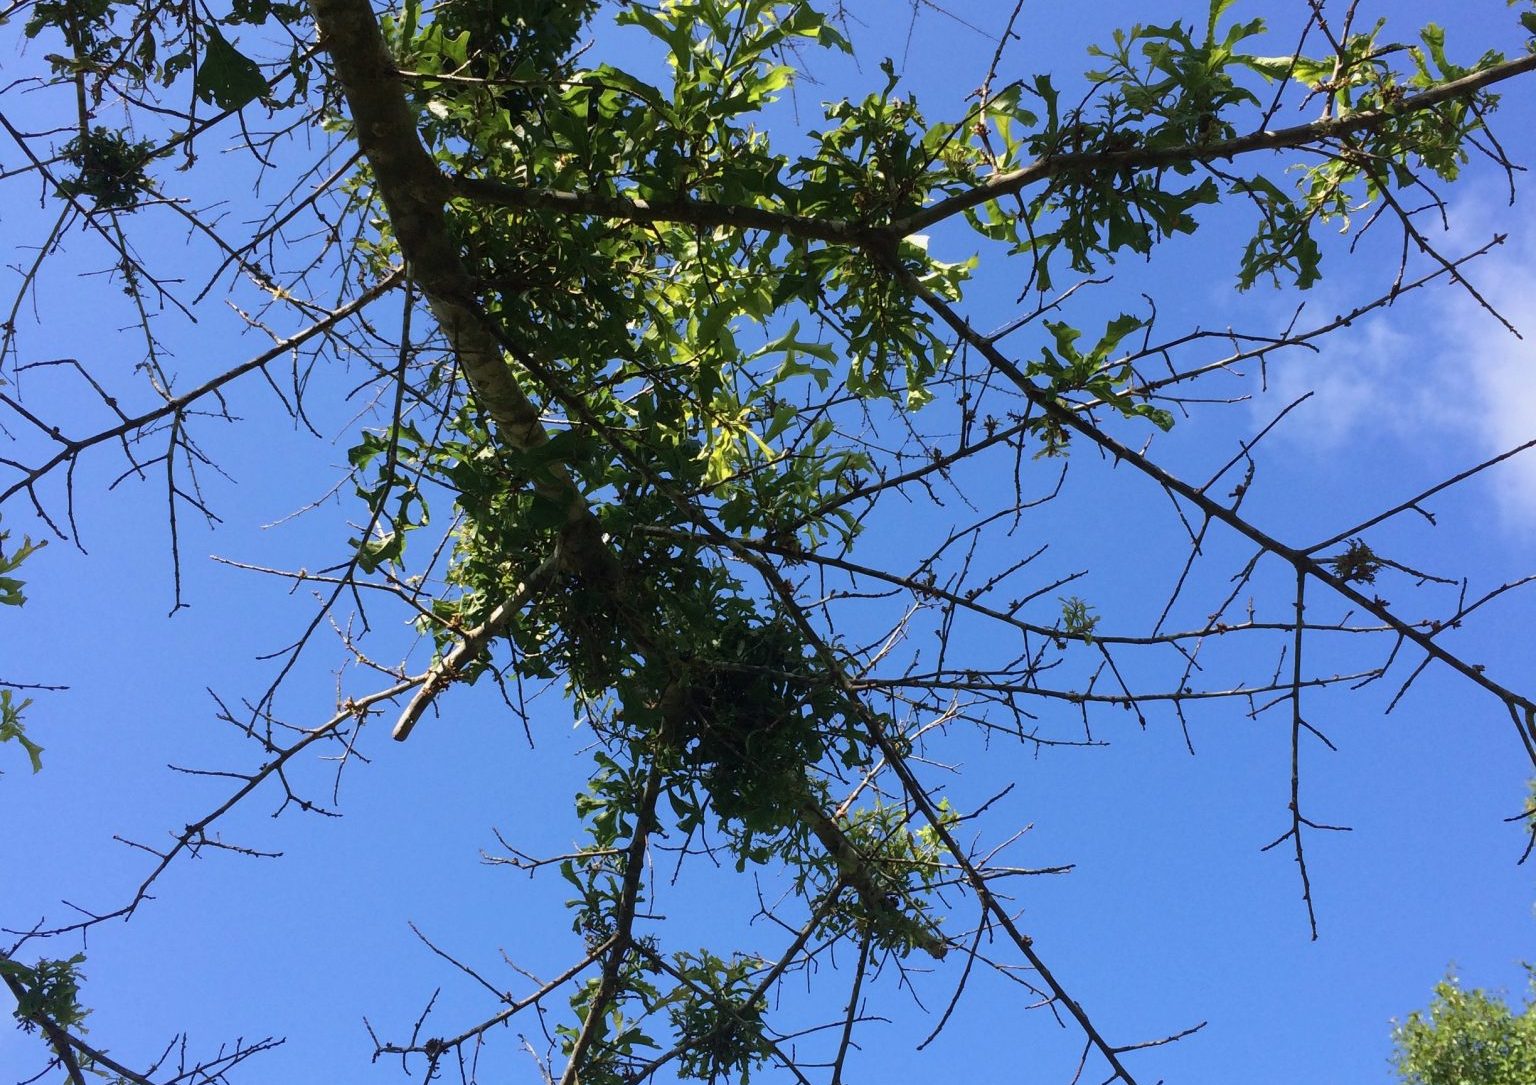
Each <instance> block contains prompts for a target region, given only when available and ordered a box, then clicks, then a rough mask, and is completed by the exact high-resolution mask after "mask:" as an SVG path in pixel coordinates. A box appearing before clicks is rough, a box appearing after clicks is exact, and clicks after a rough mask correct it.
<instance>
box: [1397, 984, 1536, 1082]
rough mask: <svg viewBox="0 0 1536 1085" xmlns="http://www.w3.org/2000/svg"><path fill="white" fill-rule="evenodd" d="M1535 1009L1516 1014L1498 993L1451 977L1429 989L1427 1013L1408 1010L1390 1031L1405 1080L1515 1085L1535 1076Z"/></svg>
mask: <svg viewBox="0 0 1536 1085" xmlns="http://www.w3.org/2000/svg"><path fill="white" fill-rule="evenodd" d="M1533 1030H1536V1013H1533V1012H1532V1003H1531V1002H1530V1001H1527V1002H1526V1004H1525V1008H1524V1010H1522V1011H1521V1012H1520V1013H1519V1014H1518V1015H1517V1014H1516V1013H1515V1012H1514V1011H1513V1010H1512V1009H1511V1008H1510V1006H1509V1004H1508V1003H1506V1002H1505V1001H1504V1000H1503V999H1502V998H1498V997H1496V996H1493V995H1489V994H1488V993H1486V992H1484V991H1478V990H1473V991H1464V990H1462V989H1461V985H1460V984H1458V983H1457V982H1456V979H1455V977H1452V978H1450V979H1448V980H1446V981H1444V982H1443V983H1441V984H1439V985H1438V986H1436V988H1435V997H1434V1000H1433V1001H1432V1002H1431V1003H1430V1004H1429V1012H1428V1014H1427V1015H1425V1014H1422V1013H1413V1014H1410V1015H1409V1017H1408V1020H1407V1021H1405V1022H1403V1023H1402V1024H1401V1025H1399V1026H1397V1028H1396V1029H1395V1030H1394V1032H1393V1038H1394V1040H1395V1041H1396V1043H1397V1053H1396V1060H1395V1061H1396V1065H1397V1072H1398V1074H1399V1075H1400V1076H1401V1077H1402V1080H1403V1081H1404V1082H1405V1083H1406V1085H1453V1083H1457V1085H1506V1083H1507V1085H1518V1083H1519V1082H1524V1081H1530V1080H1531V1079H1532V1077H1533V1076H1536V1031H1533Z"/></svg>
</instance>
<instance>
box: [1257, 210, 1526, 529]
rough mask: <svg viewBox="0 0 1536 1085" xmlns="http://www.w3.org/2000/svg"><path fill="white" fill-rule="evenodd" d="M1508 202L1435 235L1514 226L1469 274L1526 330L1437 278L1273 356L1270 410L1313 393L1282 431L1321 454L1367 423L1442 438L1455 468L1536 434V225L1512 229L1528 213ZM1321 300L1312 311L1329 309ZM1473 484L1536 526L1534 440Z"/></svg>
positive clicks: (1452, 242)
mask: <svg viewBox="0 0 1536 1085" xmlns="http://www.w3.org/2000/svg"><path fill="white" fill-rule="evenodd" d="M1499 203H1502V201H1498V202H1497V203H1496V202H1495V201H1492V200H1489V201H1477V200H1471V201H1466V202H1464V203H1462V204H1461V205H1460V206H1458V207H1456V208H1453V210H1452V216H1451V217H1452V221H1453V222H1454V223H1456V224H1457V227H1456V229H1455V230H1454V232H1453V233H1452V234H1449V235H1439V237H1438V238H1437V239H1436V242H1437V243H1439V240H1440V239H1441V238H1443V239H1445V240H1444V247H1443V250H1442V251H1443V252H1444V253H1446V254H1447V255H1448V256H1454V255H1455V254H1457V253H1460V252H1464V251H1467V250H1468V249H1471V248H1475V247H1477V246H1478V245H1479V244H1482V243H1485V242H1486V241H1487V239H1488V238H1489V237H1491V236H1492V235H1493V234H1494V233H1495V232H1500V233H1510V234H1511V237H1510V240H1509V241H1508V242H1507V243H1506V244H1505V245H1503V246H1501V247H1500V248H1497V249H1495V250H1493V251H1492V252H1491V253H1490V254H1488V255H1487V256H1485V257H1483V258H1481V259H1479V260H1476V261H1473V262H1472V264H1471V265H1469V266H1468V267H1467V271H1466V274H1467V277H1468V279H1469V280H1471V282H1472V283H1473V284H1474V285H1475V286H1476V288H1477V289H1478V291H1479V292H1480V293H1481V294H1482V295H1483V297H1484V298H1485V299H1487V301H1488V302H1489V303H1490V304H1491V305H1492V306H1493V308H1495V309H1496V310H1498V312H1499V313H1500V314H1501V315H1503V316H1504V317H1505V318H1506V319H1508V320H1509V321H1510V322H1511V323H1512V324H1514V325H1515V327H1516V328H1517V329H1519V331H1520V332H1521V334H1522V335H1524V336H1525V338H1524V339H1517V338H1515V336H1513V335H1511V334H1510V332H1509V331H1508V330H1507V329H1506V328H1505V327H1503V326H1502V325H1501V324H1500V323H1499V321H1498V320H1497V319H1496V318H1495V317H1494V316H1492V315H1491V314H1490V313H1488V312H1487V310H1485V309H1484V308H1482V307H1481V306H1480V305H1479V304H1478V303H1477V301H1476V300H1475V299H1473V298H1472V297H1471V296H1470V295H1469V294H1468V293H1467V292H1466V291H1465V290H1461V289H1459V288H1457V287H1455V286H1451V285H1445V284H1441V283H1436V284H1433V285H1431V286H1429V287H1426V288H1422V289H1421V290H1418V291H1414V292H1413V293H1410V294H1407V295H1405V296H1403V297H1402V298H1401V299H1400V300H1399V302H1398V304H1397V305H1396V306H1394V307H1392V308H1388V309H1384V310H1378V311H1377V312H1375V313H1373V314H1371V315H1370V316H1368V317H1366V318H1364V319H1363V320H1362V321H1360V322H1359V323H1358V324H1357V325H1356V326H1355V327H1354V328H1352V329H1348V330H1341V331H1340V332H1339V333H1337V334H1336V335H1334V336H1332V337H1331V338H1330V339H1329V340H1327V341H1326V345H1324V346H1323V349H1322V351H1321V353H1319V354H1316V355H1310V356H1308V357H1305V358H1303V357H1299V356H1296V355H1292V356H1291V357H1289V358H1286V359H1284V360H1283V361H1277V362H1276V363H1275V364H1274V365H1272V367H1271V369H1270V378H1271V379H1270V389H1271V394H1270V395H1269V396H1267V397H1265V398H1264V400H1263V401H1262V403H1260V404H1257V405H1256V410H1258V411H1260V412H1262V413H1263V414H1264V415H1265V416H1266V420H1267V418H1268V417H1270V416H1272V415H1273V411H1274V409H1275V405H1276V403H1277V402H1279V403H1288V402H1290V401H1291V400H1292V399H1295V398H1296V397H1297V396H1300V395H1301V394H1303V393H1304V392H1307V391H1313V392H1314V393H1315V395H1314V396H1313V397H1312V399H1311V400H1309V401H1308V402H1307V403H1306V404H1305V405H1304V406H1303V407H1302V408H1301V409H1299V410H1298V411H1297V412H1295V413H1294V414H1293V415H1292V416H1291V417H1290V418H1289V419H1287V424H1286V425H1285V426H1284V428H1283V429H1282V430H1281V431H1279V433H1277V437H1278V438H1279V439H1280V440H1283V441H1288V442H1289V443H1291V444H1293V445H1301V446H1304V447H1306V448H1307V449H1308V450H1310V451H1311V452H1313V453H1315V454H1317V455H1319V456H1323V457H1331V456H1334V455H1336V454H1338V453H1339V452H1340V451H1341V450H1343V449H1345V448H1346V447H1348V446H1350V445H1352V444H1356V443H1358V441H1359V439H1360V436H1361V434H1362V432H1363V431H1367V430H1368V431H1369V432H1370V433H1371V434H1372V435H1373V436H1375V437H1377V438H1383V439H1387V440H1391V441H1393V442H1395V443H1396V442H1402V443H1407V444H1412V445H1414V446H1416V447H1419V448H1423V447H1425V442H1433V443H1434V444H1435V445H1436V446H1438V447H1439V449H1440V450H1442V451H1443V455H1437V457H1436V458H1437V459H1440V460H1442V461H1443V462H1444V463H1446V464H1447V466H1449V467H1450V470H1449V471H1448V472H1447V473H1454V472H1455V471H1456V470H1461V469H1464V468H1466V467H1470V466H1472V465H1473V464H1474V463H1476V462H1478V461H1479V460H1481V459H1487V458H1490V457H1492V456H1495V455H1497V454H1499V453H1501V452H1504V451H1507V450H1508V449H1510V448H1513V447H1515V446H1517V445H1520V444H1523V443H1524V442H1526V441H1529V440H1531V439H1533V438H1536V231H1533V230H1531V229H1529V228H1527V229H1525V230H1524V231H1523V232H1516V231H1515V230H1513V229H1512V227H1513V226H1517V225H1521V223H1520V221H1519V219H1516V220H1513V221H1511V216H1512V215H1519V216H1520V219H1525V218H1527V217H1528V216H1526V215H1525V214H1524V213H1523V208H1522V209H1520V210H1518V211H1511V209H1508V208H1505V207H1502V206H1499V205H1498V204H1499ZM1501 214H1502V216H1503V220H1502V221H1501V219H1500V215H1501ZM1385 228H1388V227H1387V223H1385V222H1383V223H1381V224H1379V225H1378V227H1377V229H1385ZM1469 242H1470V243H1469ZM1316 300H1317V299H1315V298H1314V299H1312V304H1310V305H1309V306H1308V308H1309V310H1310V311H1312V312H1320V311H1326V310H1324V309H1320V307H1319V306H1318V305H1317V304H1316ZM1453 464H1454V466H1451V465H1453ZM1469 484H1470V485H1473V486H1482V487H1484V489H1485V492H1488V493H1489V494H1490V495H1491V496H1492V498H1493V500H1494V502H1495V504H1496V506H1497V508H1498V510H1499V513H1500V515H1501V516H1502V518H1503V519H1504V520H1505V522H1506V524H1507V525H1508V526H1510V527H1518V528H1527V527H1530V526H1532V525H1536V449H1533V450H1532V451H1529V452H1526V453H1522V454H1521V455H1519V456H1517V457H1515V458H1514V459H1512V460H1509V461H1506V462H1505V463H1503V464H1501V465H1499V466H1498V467H1495V468H1493V469H1492V470H1490V471H1489V472H1487V473H1485V474H1484V475H1482V476H1481V477H1480V478H1479V479H1477V480H1475V481H1473V482H1471V483H1469Z"/></svg>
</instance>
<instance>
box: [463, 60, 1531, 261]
mask: <svg viewBox="0 0 1536 1085" xmlns="http://www.w3.org/2000/svg"><path fill="white" fill-rule="evenodd" d="M1530 71H1536V54H1531V55H1526V56H1522V57H1518V58H1516V59H1514V60H1508V61H1505V62H1503V63H1502V64H1496V65H1494V66H1493V67H1491V68H1487V69H1484V70H1483V71H1480V72H1474V73H1473V74H1471V75H1467V76H1463V77H1462V78H1460V79H1455V80H1452V81H1451V82H1449V83H1442V84H1441V85H1439V86H1437V87H1431V88H1430V89H1429V90H1426V91H1423V92H1421V93H1419V94H1415V95H1411V96H1408V97H1405V98H1404V99H1403V100H1402V101H1401V102H1400V103H1398V105H1397V106H1395V107H1394V108H1392V109H1391V110H1385V109H1372V110H1363V111H1360V112H1356V113H1347V114H1344V115H1342V116H1339V117H1325V118H1321V119H1319V120H1316V121H1310V122H1308V123H1306V124H1297V125H1292V126H1291V127H1289V128H1281V129H1276V130H1265V131H1258V132H1252V133H1250V134H1248V135H1245V136H1238V137H1237V138H1235V139H1226V140H1215V141H1212V142H1208V143H1189V144H1184V145H1183V146H1178V147H1164V148H1155V149H1154V148H1141V149H1135V148H1132V149H1127V150H1116V151H1084V152H1077V153H1068V154H1049V155H1043V156H1041V157H1040V158H1037V159H1035V160H1034V161H1033V162H1031V163H1029V164H1028V165H1026V166H1022V167H1020V168H1019V169H1016V170H1010V171H1008V172H1007V173H1000V174H998V175H996V176H995V177H991V178H989V179H988V180H986V181H983V182H982V183H980V184H978V185H976V186H975V187H973V188H969V189H966V190H965V191H963V192H958V193H956V194H954V195H953V196H949V197H947V198H945V199H943V200H940V201H939V202H937V203H935V204H932V205H931V206H929V207H925V208H922V209H921V210H919V211H915V212H913V213H912V214H910V215H906V216H904V217H902V218H899V219H897V220H895V221H894V222H891V223H889V224H886V225H883V226H881V225H872V224H863V223H858V222H850V221H848V220H845V219H824V218H817V217H812V216H806V215H796V214H793V213H791V212H788V211H776V210H773V209H771V208H766V207H754V206H748V205H744V204H729V203H718V202H715V201H711V200H700V199H695V198H692V197H687V196H682V197H677V198H675V199H669V200H646V199H641V198H639V197H632V196H621V195H619V196H616V195H607V194H602V193H596V192H568V191H559V190H555V189H548V188H539V187H536V186H531V185H512V184H507V183H505V182H501V181H492V180H487V179H484V178H473V177H459V178H452V179H445V180H444V181H443V184H444V186H445V187H446V189H447V191H449V192H450V193H452V194H453V195H454V196H457V197H460V198H462V199H467V200H471V201H474V202H476V203H482V204H489V205H492V206H496V207H508V208H512V209H515V210H545V211H555V212H558V213H561V214H567V215H583V216H591V217H596V218H605V219H617V220H620V221H623V222H635V223H657V222H669V223H680V224H684V225H690V226H700V227H711V228H720V227H724V228H728V229H738V230H766V231H768V232H770V233H777V234H782V235H784V236H786V237H795V238H801V239H804V240H811V241H825V242H828V243H831V244H838V245H858V246H869V245H876V246H889V245H890V244H891V243H893V242H895V241H897V240H899V239H901V238H904V237H909V236H911V235H912V234H915V233H918V232H920V231H922V230H925V229H927V228H929V227H932V226H934V225H936V224H938V223H940V222H943V221H945V220H947V219H951V218H953V217H954V216H956V215H958V214H961V213H963V212H965V211H968V210H970V209H971V208H973V207H979V206H980V205H982V204H984V203H988V202H989V201H992V200H997V199H1001V198H1002V197H1005V196H1010V195H1013V194H1015V193H1018V192H1020V191H1022V190H1023V189H1025V188H1027V187H1029V186H1030V185H1032V184H1036V183H1038V182H1041V181H1047V180H1050V179H1051V178H1053V177H1057V176H1059V175H1061V174H1066V173H1084V172H1095V171H1120V170H1127V169H1128V170H1132V171H1141V170H1151V169H1162V168H1166V167H1168V166H1175V165H1184V164H1188V163H1195V162H1213V161H1216V160H1219V159H1231V158H1235V157H1236V156H1238V155H1242V154H1251V153H1253V152H1255V151H1275V150H1285V149H1290V148H1296V147H1304V146H1307V145H1309V144H1313V143H1317V142H1319V141H1322V140H1328V139H1337V138H1339V137H1341V136H1347V135H1358V134H1360V133H1362V132H1370V131H1373V130H1375V129H1378V128H1382V127H1384V126H1386V125H1387V124H1389V123H1391V122H1392V121H1394V120H1397V119H1399V118H1401V117H1402V116H1404V115H1406V114H1411V113H1414V112H1419V111H1423V110H1426V109H1431V108H1433V107H1434V106H1437V105H1439V104H1441V103H1442V102H1446V101H1450V100H1452V99H1456V98H1463V97H1467V96H1470V95H1473V94H1476V93H1477V92H1478V91H1481V90H1484V89H1486V88H1487V87H1490V86H1493V85H1495V84H1497V83H1500V82H1503V81H1505V80H1508V79H1513V78H1515V77H1516V76H1519V75H1523V74H1525V73H1527V72H1530Z"/></svg>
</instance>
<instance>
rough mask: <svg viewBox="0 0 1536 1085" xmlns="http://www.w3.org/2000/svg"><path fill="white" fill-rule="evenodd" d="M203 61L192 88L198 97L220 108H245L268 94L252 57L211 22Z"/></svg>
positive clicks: (204, 46) (208, 26) (259, 70)
mask: <svg viewBox="0 0 1536 1085" xmlns="http://www.w3.org/2000/svg"><path fill="white" fill-rule="evenodd" d="M205 27H206V29H207V31H208V40H207V41H206V42H204V43H203V57H202V64H201V66H200V67H199V68H198V69H197V79H196V80H195V82H194V84H193V89H194V91H195V92H196V93H197V96H198V98H199V99H201V100H202V101H204V102H211V103H213V104H214V105H216V106H218V107H219V108H220V109H225V110H232V109H243V108H245V107H246V106H248V105H250V104H251V103H252V102H254V101H256V99H258V98H264V97H265V96H266V94H267V81H266V79H265V78H263V76H262V74H261V69H260V68H258V67H257V66H256V62H255V61H254V60H252V59H251V58H250V57H247V56H245V55H244V54H242V53H240V52H239V51H238V50H236V49H235V47H234V46H233V45H231V44H229V42H228V41H227V40H226V39H225V37H224V35H223V34H221V33H219V28H218V27H216V26H214V25H213V24H212V23H208V24H205Z"/></svg>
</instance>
